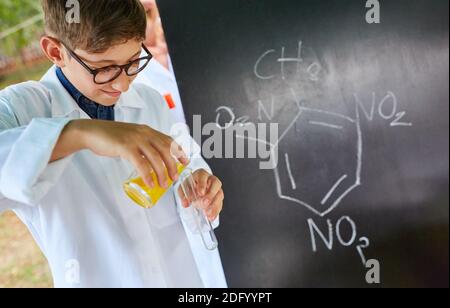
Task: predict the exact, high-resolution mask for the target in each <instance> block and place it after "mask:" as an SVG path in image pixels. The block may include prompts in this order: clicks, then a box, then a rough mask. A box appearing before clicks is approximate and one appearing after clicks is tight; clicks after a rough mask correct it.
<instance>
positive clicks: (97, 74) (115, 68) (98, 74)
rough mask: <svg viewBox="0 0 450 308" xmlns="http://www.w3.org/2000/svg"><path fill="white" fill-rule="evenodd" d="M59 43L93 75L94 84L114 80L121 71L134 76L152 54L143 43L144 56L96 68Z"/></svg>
mask: <svg viewBox="0 0 450 308" xmlns="http://www.w3.org/2000/svg"><path fill="white" fill-rule="evenodd" d="M61 44H62V45H63V46H64V47H65V48H66V49H67V51H68V52H69V54H70V55H71V56H72V57H73V58H74V59H75V60H76V61H77V62H78V63H80V64H81V66H83V67H84V68H85V69H86V70H87V71H89V73H91V74H92V75H93V78H94V82H95V83H96V84H106V83H109V82H111V81H113V80H116V79H117V78H118V77H119V76H120V74H122V72H123V71H125V73H126V74H127V76H130V77H131V76H136V75H137V74H139V73H140V72H142V71H143V70H144V68H145V67H146V66H147V65H148V63H149V62H150V60H151V59H152V58H153V55H152V54H151V53H150V51H149V50H148V49H147V47H145V45H144V44H142V48H143V49H144V51H145V52H146V53H147V56H146V57H142V58H139V59H136V60H133V61H131V62H130V63H128V64H125V65H110V66H106V67H102V68H98V69H92V68H90V67H89V66H88V65H87V64H86V63H84V62H83V60H81V59H80V57H79V56H78V55H77V54H76V53H75V52H73V51H72V50H71V49H70V48H68V47H67V45H66V44H64V43H62V42H61Z"/></svg>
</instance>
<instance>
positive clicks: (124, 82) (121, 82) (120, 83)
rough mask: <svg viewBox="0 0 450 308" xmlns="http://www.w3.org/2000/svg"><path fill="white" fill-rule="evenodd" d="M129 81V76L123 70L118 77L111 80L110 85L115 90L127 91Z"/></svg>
mask: <svg viewBox="0 0 450 308" xmlns="http://www.w3.org/2000/svg"><path fill="white" fill-rule="evenodd" d="M130 83H131V81H130V78H129V77H128V76H127V74H126V73H125V72H124V71H123V72H122V74H120V75H119V77H117V79H115V80H114V81H113V84H112V87H113V88H114V90H116V91H120V92H127V91H128V88H129V87H130Z"/></svg>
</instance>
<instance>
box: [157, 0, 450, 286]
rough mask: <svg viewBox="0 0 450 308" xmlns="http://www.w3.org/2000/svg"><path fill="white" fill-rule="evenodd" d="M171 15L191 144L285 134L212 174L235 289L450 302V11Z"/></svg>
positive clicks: (167, 14) (265, 9)
mask: <svg viewBox="0 0 450 308" xmlns="http://www.w3.org/2000/svg"><path fill="white" fill-rule="evenodd" d="M366 3H367V4H368V7H366ZM378 3H379V4H380V5H379V7H378V5H377V4H378ZM159 6H160V10H161V15H162V20H163V25H164V28H165V31H166V37H167V41H168V45H169V49H170V53H171V57H172V61H173V64H174V70H175V74H176V77H177V81H178V84H179V88H180V92H181V96H182V100H183V103H184V108H185V110H186V115H187V119H188V122H189V125H190V127H191V128H192V129H193V133H195V131H194V127H195V123H194V122H193V116H194V115H201V121H202V125H204V124H205V123H216V124H217V126H218V127H221V128H222V129H223V130H226V129H230V128H232V127H235V126H241V127H245V126H247V125H254V126H255V127H257V124H258V123H266V124H267V126H266V127H265V129H266V133H267V136H268V135H269V130H270V126H269V124H270V123H272V124H273V123H277V124H278V137H279V138H278V142H276V143H272V142H264V140H266V141H267V139H268V138H266V139H254V140H253V141H255V142H256V143H258V144H261V143H262V144H264V145H265V146H266V149H267V148H269V149H271V150H273V151H277V153H278V164H277V167H276V168H275V169H261V168H260V167H261V164H260V162H261V161H262V158H260V157H259V156H257V158H252V157H249V156H245V157H244V158H243V159H238V158H234V159H231V158H225V157H219V156H215V157H212V158H209V159H208V163H209V164H210V165H211V167H212V168H213V170H214V172H215V173H216V174H217V175H218V177H219V178H221V180H222V181H223V184H224V191H225V206H224V211H223V213H222V215H221V226H220V228H219V229H218V230H217V235H218V238H219V243H220V253H221V256H222V261H223V266H224V270H225V274H226V277H227V280H228V283H229V285H230V286H231V287H366V286H383V287H432V286H447V287H448V283H449V270H448V260H449V255H448V244H449V215H448V214H449V194H448V191H449V189H448V184H449V182H448V170H449V168H448V165H449V152H448V149H449V53H448V52H449V50H448V37H449V35H448V28H449V27H448V9H449V8H448V1H447V0H395V1H394V0H392V1H387V0H386V1H380V2H378V1H367V2H366V1H365V0H346V1H342V0H320V1H318V0H314V1H309V0H308V1H307V0H295V1H288V0H226V1H210V0H183V1H179V0H164V1H160V2H159ZM378 8H379V14H378V11H377V9H378ZM197 119H199V118H198V117H197ZM249 136H250V135H248V136H247V135H245V136H240V137H241V139H244V140H246V141H248V142H249V141H250V140H251V137H249ZM200 137H201V140H199V139H200V138H197V140H198V141H199V142H201V143H202V144H204V142H205V140H207V137H208V136H207V135H204V134H203V135H201V136H200ZM237 139H239V137H236V140H237ZM224 142H225V141H224ZM250 147H251V143H250V142H249V143H248V148H249V149H250ZM223 152H225V150H223ZM224 155H225V154H224ZM369 260H371V261H370V262H368V261H369ZM374 261H375V262H374ZM376 262H378V265H379V267H378V265H377V263H376ZM377 269H379V270H380V271H379V272H377V271H376V270H377ZM377 273H379V274H380V275H379V276H377ZM377 282H379V283H378V284H377Z"/></svg>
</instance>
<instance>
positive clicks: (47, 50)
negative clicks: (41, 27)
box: [40, 36, 66, 67]
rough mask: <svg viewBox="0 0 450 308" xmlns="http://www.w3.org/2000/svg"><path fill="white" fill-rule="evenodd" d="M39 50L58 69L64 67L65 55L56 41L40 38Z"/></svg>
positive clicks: (44, 37) (47, 37) (45, 37)
mask: <svg viewBox="0 0 450 308" xmlns="http://www.w3.org/2000/svg"><path fill="white" fill-rule="evenodd" d="M40 43H41V48H42V51H43V52H44V54H45V55H46V56H47V58H48V59H49V60H50V61H52V62H53V63H54V64H55V65H57V66H59V67H65V66H66V63H65V61H64V60H65V57H66V54H65V52H64V50H63V47H62V44H61V43H60V42H58V41H57V40H56V39H54V38H52V37H49V36H43V37H42V38H41V42H40Z"/></svg>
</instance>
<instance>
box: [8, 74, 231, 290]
mask: <svg viewBox="0 0 450 308" xmlns="http://www.w3.org/2000/svg"><path fill="white" fill-rule="evenodd" d="M115 115H116V120H117V121H121V122H131V123H140V124H147V125H149V126H151V127H152V128H154V129H157V130H159V131H162V132H164V133H166V134H169V132H170V127H171V123H172V120H171V116H170V113H169V109H168V108H167V105H166V104H165V103H164V102H163V98H162V97H161V96H160V95H159V94H158V93H157V92H156V91H155V90H153V89H151V88H149V87H146V86H143V85H138V84H136V85H135V84H133V85H132V86H131V87H130V90H129V91H128V92H127V93H124V94H123V95H122V97H121V98H120V100H119V102H118V103H117V105H116V107H115ZM80 118H85V119H88V118H89V117H88V116H87V115H86V114H85V113H84V112H83V111H82V110H81V109H80V108H79V107H78V105H77V104H76V102H75V101H74V100H73V99H72V97H71V96H70V95H69V94H68V93H67V92H66V90H65V89H64V87H63V86H62V85H61V84H60V82H59V80H58V79H57V77H56V73H55V68H54V67H53V68H51V69H50V70H49V71H48V72H47V74H46V75H45V76H44V77H43V79H42V80H41V81H40V82H27V83H23V84H19V85H15V86H12V87H9V88H7V89H5V90H4V91H1V92H0V213H1V212H2V211H4V210H7V209H12V210H14V211H15V213H16V214H17V215H18V216H19V217H20V219H21V220H22V221H23V222H24V223H25V224H26V226H27V227H28V229H29V230H30V232H31V234H32V235H33V237H34V239H35V240H36V242H37V244H38V245H39V247H40V248H41V250H42V251H43V253H44V254H45V256H46V258H47V259H48V262H49V265H50V268H51V271H52V275H53V279H54V285H55V286H56V287H226V281H225V277H224V273H223V268H222V264H221V260H220V256H219V252H218V251H217V250H216V251H213V252H210V251H207V250H206V249H205V248H204V246H203V244H202V241H201V239H200V236H199V235H194V234H193V233H192V232H191V231H190V230H188V227H187V224H186V223H185V222H184V221H182V220H181V219H180V215H179V213H178V209H179V207H180V200H179V199H178V196H177V194H176V193H175V190H176V188H177V187H174V188H172V190H171V191H170V193H168V194H166V195H165V196H164V197H163V199H162V200H161V201H160V203H159V204H158V205H157V206H156V207H154V208H152V209H150V210H145V209H143V208H141V207H139V206H137V205H135V204H134V203H133V202H132V201H131V200H129V199H128V198H127V197H126V195H125V194H124V193H123V191H122V183H123V182H124V181H125V180H126V179H127V178H128V176H129V175H130V174H131V172H132V169H133V168H132V166H131V165H130V164H128V163H127V162H125V161H123V160H121V159H118V158H117V159H114V158H106V157H100V156H96V155H94V154H93V153H92V152H90V151H81V152H78V153H75V154H73V155H71V156H69V157H66V158H64V159H62V160H59V161H56V162H53V163H50V164H49V163H48V161H49V159H50V156H51V153H52V151H53V148H54V146H55V144H56V142H57V140H58V137H59V135H60V133H61V131H62V129H63V128H64V127H65V125H66V124H67V123H68V122H69V121H70V120H71V119H80ZM190 167H191V168H193V169H194V170H196V169H199V168H204V169H206V170H208V171H210V169H209V167H208V166H207V164H206V163H205V162H204V161H203V159H201V158H196V159H192V161H191V164H190ZM216 225H217V223H216ZM0 253H1V252H0Z"/></svg>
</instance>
